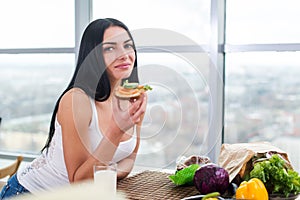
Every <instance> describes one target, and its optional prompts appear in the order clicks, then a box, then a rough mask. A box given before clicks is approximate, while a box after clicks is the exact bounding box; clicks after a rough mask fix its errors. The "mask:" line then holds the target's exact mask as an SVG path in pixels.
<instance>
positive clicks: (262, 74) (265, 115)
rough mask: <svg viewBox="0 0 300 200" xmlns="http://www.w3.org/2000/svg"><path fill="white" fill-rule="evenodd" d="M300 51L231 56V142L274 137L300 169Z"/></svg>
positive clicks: (227, 128) (227, 95) (228, 77)
mask: <svg viewBox="0 0 300 200" xmlns="http://www.w3.org/2000/svg"><path fill="white" fill-rule="evenodd" d="M299 56H300V52H251V53H250V52H248V53H230V54H227V56H226V80H225V83H226V85H225V142H228V143H236V142H254V141H270V142H271V143H272V144H273V145H275V146H277V147H279V148H281V149H283V150H285V151H286V152H288V155H289V157H290V160H291V162H292V164H293V166H294V168H295V169H296V170H298V171H300V156H299V154H298V151H296V149H298V146H299V143H300V107H299V102H300V95H299V94H300V88H299V85H300V79H299V76H300V68H299V66H300V61H299Z"/></svg>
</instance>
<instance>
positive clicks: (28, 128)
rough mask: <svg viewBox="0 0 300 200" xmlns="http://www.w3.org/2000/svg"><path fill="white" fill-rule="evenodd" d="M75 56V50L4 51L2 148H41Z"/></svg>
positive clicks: (0, 104) (0, 74)
mask: <svg viewBox="0 0 300 200" xmlns="http://www.w3.org/2000/svg"><path fill="white" fill-rule="evenodd" d="M74 60H75V58H74V54H12V55H8V54H1V55H0V88H1V89H0V99H1V102H0V117H1V118H2V122H1V126H0V151H14V152H17V151H20V150H21V151H22V152H28V153H37V152H39V151H40V150H41V148H42V147H43V145H44V143H45V142H46V138H47V135H48V128H49V124H50V117H51V114H52V111H53V109H54V104H55V101H56V99H57V98H58V97H59V95H60V94H61V92H62V91H63V89H65V88H66V87H67V84H68V82H69V80H70V78H71V75H72V71H73V69H74Z"/></svg>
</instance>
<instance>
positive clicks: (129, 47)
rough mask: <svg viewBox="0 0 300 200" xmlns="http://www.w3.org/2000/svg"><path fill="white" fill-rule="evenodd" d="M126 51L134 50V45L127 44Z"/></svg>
mask: <svg viewBox="0 0 300 200" xmlns="http://www.w3.org/2000/svg"><path fill="white" fill-rule="evenodd" d="M124 48H125V49H133V44H125V46H124Z"/></svg>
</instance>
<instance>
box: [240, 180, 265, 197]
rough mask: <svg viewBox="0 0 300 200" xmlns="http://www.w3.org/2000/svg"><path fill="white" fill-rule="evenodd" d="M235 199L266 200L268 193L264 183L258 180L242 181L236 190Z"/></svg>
mask: <svg viewBox="0 0 300 200" xmlns="http://www.w3.org/2000/svg"><path fill="white" fill-rule="evenodd" d="M235 197H236V199H255V200H268V199H269V196H268V191H267V189H266V187H265V185H264V183H263V182H262V181H261V180H260V179H258V178H252V179H250V180H249V181H243V182H242V183H241V184H240V186H239V187H238V188H237V189H236V194H235Z"/></svg>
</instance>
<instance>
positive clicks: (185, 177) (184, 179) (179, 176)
mask: <svg viewBox="0 0 300 200" xmlns="http://www.w3.org/2000/svg"><path fill="white" fill-rule="evenodd" d="M198 168H199V165H198V164H192V165H190V166H188V167H186V168H184V169H182V170H179V171H176V173H175V174H174V175H170V176H169V179H170V180H171V181H172V182H173V183H174V184H176V185H193V179H194V175H195V172H196V171H197V169H198Z"/></svg>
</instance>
